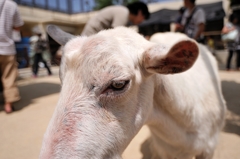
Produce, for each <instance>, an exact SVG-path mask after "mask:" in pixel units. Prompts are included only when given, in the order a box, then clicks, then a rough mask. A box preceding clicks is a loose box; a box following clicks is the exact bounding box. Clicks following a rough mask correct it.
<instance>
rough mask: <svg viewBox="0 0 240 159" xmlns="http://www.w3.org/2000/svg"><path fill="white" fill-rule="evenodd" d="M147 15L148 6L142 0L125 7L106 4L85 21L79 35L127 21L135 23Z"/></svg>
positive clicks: (146, 17) (123, 24) (138, 22)
mask: <svg viewBox="0 0 240 159" xmlns="http://www.w3.org/2000/svg"><path fill="white" fill-rule="evenodd" d="M149 16H150V13H149V11H148V7H147V5H146V4H145V3H143V2H133V3H131V4H129V5H127V7H125V6H120V5H115V6H108V7H105V8H103V9H102V10H100V11H99V12H98V14H97V15H96V16H95V17H93V18H91V19H90V20H89V21H88V22H87V24H86V25H85V27H84V29H83V31H82V33H81V35H84V36H90V35H92V34H96V33H98V32H99V31H101V30H104V29H109V28H115V27H117V26H127V25H128V23H129V22H130V23H132V24H134V25H137V24H140V23H142V22H143V21H144V20H146V19H148V18H149Z"/></svg>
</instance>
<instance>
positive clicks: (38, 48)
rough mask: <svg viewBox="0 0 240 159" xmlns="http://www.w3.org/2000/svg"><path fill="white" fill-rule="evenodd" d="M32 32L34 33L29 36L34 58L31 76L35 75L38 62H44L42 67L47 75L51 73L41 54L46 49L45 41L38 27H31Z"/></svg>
mask: <svg viewBox="0 0 240 159" xmlns="http://www.w3.org/2000/svg"><path fill="white" fill-rule="evenodd" d="M33 32H34V33H35V34H36V35H34V36H32V37H31V39H30V43H31V49H32V52H33V54H34V56H33V57H34V60H33V66H32V71H33V77H37V75H38V69H39V62H42V63H43V64H44V67H45V68H46V69H47V71H48V75H52V72H51V70H50V68H49V66H48V65H47V62H46V61H45V60H44V59H43V56H42V54H43V53H44V51H46V50H47V49H48V44H47V41H46V40H44V39H43V38H42V32H41V31H40V29H39V28H38V27H36V28H34V29H33Z"/></svg>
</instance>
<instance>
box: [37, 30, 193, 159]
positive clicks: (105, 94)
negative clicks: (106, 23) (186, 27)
mask: <svg viewBox="0 0 240 159" xmlns="http://www.w3.org/2000/svg"><path fill="white" fill-rule="evenodd" d="M189 44H191V45H195V43H194V42H191V41H190V42H189ZM152 47H153V44H152V43H150V42H148V41H146V40H145V39H144V38H142V37H141V36H140V35H138V34H137V33H135V32H133V31H131V30H128V29H125V28H118V29H116V30H108V31H103V32H100V33H99V34H97V35H94V36H91V37H76V38H74V39H72V40H70V41H69V42H68V43H67V44H66V45H65V47H64V57H63V60H62V64H61V70H60V71H61V82H62V90H61V93H60V98H59V101H58V104H57V107H56V110H55V112H54V115H53V117H52V119H51V121H50V123H49V126H48V129H47V132H46V133H45V136H44V141H43V147H42V151H41V154H40V158H42V159H46V158H55V159H58V158H93V159H94V158H96V159H106V158H121V153H122V152H123V150H124V149H125V148H126V147H127V145H128V144H129V142H130V141H131V139H132V138H133V137H134V136H135V134H136V133H137V132H138V131H139V129H140V128H141V127H142V125H143V124H144V123H145V122H146V120H147V118H148V115H149V113H150V112H151V110H152V105H153V92H154V82H153V78H149V77H151V75H152V73H153V72H154V70H156V72H158V73H159V72H161V71H160V70H161V69H162V70H163V72H162V73H164V70H165V68H161V69H159V68H158V69H157V68H156V67H157V65H156V67H155V64H156V62H155V61H152V60H153V59H152V58H151V56H152V57H154V56H155V52H156V51H158V52H159V49H160V51H162V52H163V53H165V52H166V50H165V49H164V47H163V46H160V47H156V46H155V48H152ZM156 48H157V49H156ZM193 48H194V46H193ZM161 49H162V50H161ZM178 49H179V48H178ZM194 49H196V47H195V48H194ZM175 51H176V48H175ZM177 51H179V50H177ZM162 56H163V55H162ZM154 58H156V57H154ZM158 60H159V59H158ZM191 61H195V59H194V60H191ZM150 63H155V64H154V65H152V66H151V64H150ZM175 64H176V63H175ZM188 65H189V67H190V66H191V65H192V64H188ZM158 67H161V66H158ZM187 69H188V68H187ZM170 70H172V71H173V73H175V72H176V71H179V70H180V69H177V70H176V68H175V70H174V69H170ZM165 71H166V70H165ZM180 71H181V70H180ZM183 71H184V70H183ZM165 73H169V71H167V72H165Z"/></svg>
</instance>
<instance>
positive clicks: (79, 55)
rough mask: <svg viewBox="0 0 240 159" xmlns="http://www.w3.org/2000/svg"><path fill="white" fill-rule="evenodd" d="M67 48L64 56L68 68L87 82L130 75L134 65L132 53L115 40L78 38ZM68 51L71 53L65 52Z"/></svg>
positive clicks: (124, 45)
mask: <svg viewBox="0 0 240 159" xmlns="http://www.w3.org/2000/svg"><path fill="white" fill-rule="evenodd" d="M71 46H73V47H75V49H72V48H71ZM67 48H68V49H65V51H66V52H65V53H66V54H65V56H66V57H67V60H66V64H67V65H68V68H69V69H70V68H71V69H74V74H75V75H80V76H81V77H79V78H81V79H82V78H83V76H82V75H84V76H85V77H84V79H85V78H86V80H89V81H91V80H92V79H98V80H103V79H106V80H109V79H111V78H115V77H120V76H121V77H123V76H129V74H131V75H132V73H133V69H134V67H135V64H136V62H134V61H133V59H135V58H133V55H130V54H133V52H129V51H128V48H129V46H126V44H124V43H122V42H121V41H119V40H117V39H116V38H110V37H103V36H94V37H89V38H84V39H81V38H79V37H78V38H76V39H73V40H72V41H70V42H69V43H68V44H67ZM70 48H71V49H70ZM69 50H71V51H72V53H69V52H67V51H69ZM86 74H87V76H86ZM102 78H103V79H102ZM84 81H85V80H84Z"/></svg>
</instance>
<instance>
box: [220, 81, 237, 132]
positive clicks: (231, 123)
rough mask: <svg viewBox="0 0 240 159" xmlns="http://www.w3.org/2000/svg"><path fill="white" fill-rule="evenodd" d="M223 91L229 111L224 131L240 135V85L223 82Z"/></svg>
mask: <svg viewBox="0 0 240 159" xmlns="http://www.w3.org/2000/svg"><path fill="white" fill-rule="evenodd" d="M222 91H223V95H224V98H225V100H226V102H227V108H228V110H229V113H228V114H227V119H226V124H225V127H224V131H225V132H229V133H235V134H237V135H240V83H236V82H234V81H222Z"/></svg>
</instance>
